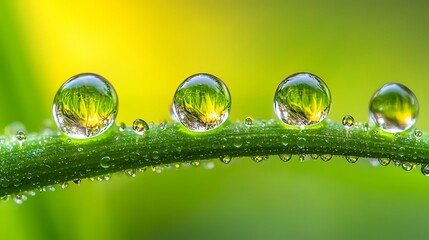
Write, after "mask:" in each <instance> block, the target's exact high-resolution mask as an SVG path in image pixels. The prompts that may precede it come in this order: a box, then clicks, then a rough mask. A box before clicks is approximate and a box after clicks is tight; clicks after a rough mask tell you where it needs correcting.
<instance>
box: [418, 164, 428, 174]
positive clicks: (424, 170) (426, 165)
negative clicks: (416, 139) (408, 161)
mask: <svg viewBox="0 0 429 240" xmlns="http://www.w3.org/2000/svg"><path fill="white" fill-rule="evenodd" d="M420 170H421V171H422V174H423V175H425V176H426V177H427V176H429V164H424V165H422V168H421V169H420Z"/></svg>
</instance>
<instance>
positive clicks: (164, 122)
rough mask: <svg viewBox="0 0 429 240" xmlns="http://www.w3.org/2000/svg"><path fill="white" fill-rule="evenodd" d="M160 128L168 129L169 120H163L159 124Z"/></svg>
mask: <svg viewBox="0 0 429 240" xmlns="http://www.w3.org/2000/svg"><path fill="white" fill-rule="evenodd" d="M159 128H160V129H161V130H162V131H165V130H167V122H166V121H162V122H161V123H160V124H159Z"/></svg>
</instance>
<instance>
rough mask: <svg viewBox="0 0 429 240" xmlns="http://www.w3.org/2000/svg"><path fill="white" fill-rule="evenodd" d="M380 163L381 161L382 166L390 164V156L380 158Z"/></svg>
mask: <svg viewBox="0 0 429 240" xmlns="http://www.w3.org/2000/svg"><path fill="white" fill-rule="evenodd" d="M378 163H380V165H381V166H387V165H389V164H390V159H389V158H379V159H378Z"/></svg>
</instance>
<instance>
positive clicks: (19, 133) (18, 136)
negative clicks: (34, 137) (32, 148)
mask: <svg viewBox="0 0 429 240" xmlns="http://www.w3.org/2000/svg"><path fill="white" fill-rule="evenodd" d="M15 137H16V140H18V141H19V143H20V144H22V143H23V142H24V141H25V140H27V133H26V132H25V131H24V130H18V131H17V132H16V135H15Z"/></svg>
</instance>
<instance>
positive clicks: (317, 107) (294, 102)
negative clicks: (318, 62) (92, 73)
mask: <svg viewBox="0 0 429 240" xmlns="http://www.w3.org/2000/svg"><path fill="white" fill-rule="evenodd" d="M330 107H331V93H330V92H329V89H328V87H327V86H326V84H325V83H324V82H323V80H322V79H320V78H319V77H317V76H315V75H313V74H311V73H296V74H293V75H291V76H289V77H287V78H286V79H285V80H284V81H283V82H281V83H280V85H279V86H278V88H277V90H276V93H275V95H274V110H275V112H276V114H277V116H278V117H279V118H280V119H281V120H282V121H283V122H284V123H286V124H287V125H291V126H300V127H304V126H307V125H314V124H317V123H320V122H321V121H322V120H323V119H325V117H326V115H327V114H328V112H329V109H330Z"/></svg>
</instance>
